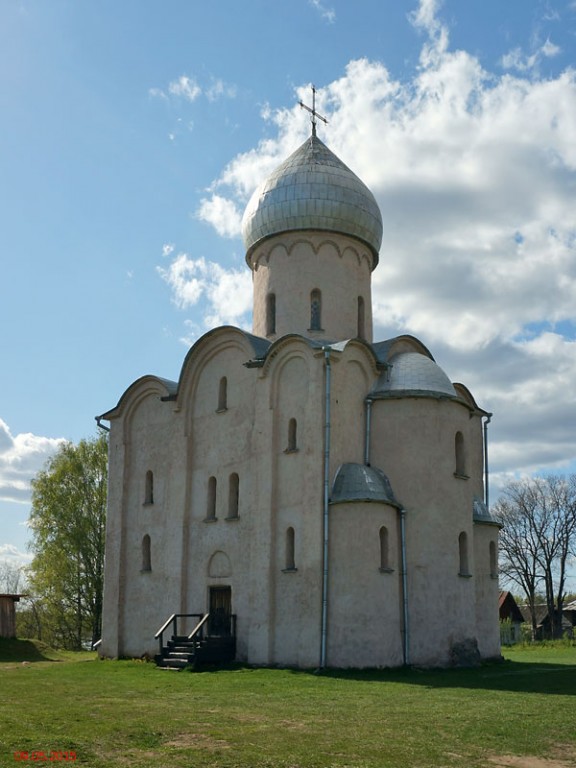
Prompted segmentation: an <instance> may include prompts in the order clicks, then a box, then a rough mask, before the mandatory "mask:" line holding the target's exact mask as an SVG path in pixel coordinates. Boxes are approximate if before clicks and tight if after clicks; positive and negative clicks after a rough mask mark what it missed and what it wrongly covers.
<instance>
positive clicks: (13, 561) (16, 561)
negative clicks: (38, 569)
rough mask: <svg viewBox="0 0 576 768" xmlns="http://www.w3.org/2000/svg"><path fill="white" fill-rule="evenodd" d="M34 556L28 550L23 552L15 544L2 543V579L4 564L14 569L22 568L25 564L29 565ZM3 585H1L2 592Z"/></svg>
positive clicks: (0, 568)
mask: <svg viewBox="0 0 576 768" xmlns="http://www.w3.org/2000/svg"><path fill="white" fill-rule="evenodd" d="M33 557H34V556H33V555H32V554H30V553H28V552H21V551H20V550H19V549H18V547H15V546H14V544H0V579H1V577H2V576H3V575H5V574H4V568H3V566H8V568H9V569H10V570H11V571H12V570H13V569H17V568H21V567H22V566H23V565H29V564H30V563H31V561H32V558H33ZM1 591H2V587H1V585H0V592H1Z"/></svg>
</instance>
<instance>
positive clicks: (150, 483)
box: [144, 469, 154, 504]
mask: <svg viewBox="0 0 576 768" xmlns="http://www.w3.org/2000/svg"><path fill="white" fill-rule="evenodd" d="M144 504H154V475H153V474H152V471H151V470H150V469H149V470H148V472H146V487H145V490H144Z"/></svg>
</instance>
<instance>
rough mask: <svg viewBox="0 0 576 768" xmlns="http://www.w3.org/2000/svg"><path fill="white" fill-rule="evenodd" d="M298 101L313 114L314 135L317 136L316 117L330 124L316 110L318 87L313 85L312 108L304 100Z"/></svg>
mask: <svg viewBox="0 0 576 768" xmlns="http://www.w3.org/2000/svg"><path fill="white" fill-rule="evenodd" d="M298 103H299V104H300V106H301V107H302V108H303V109H306V110H307V111H308V112H310V114H311V115H312V136H316V118H319V119H320V120H322V122H324V123H326V125H328V120H326V118H325V117H322V115H320V114H318V112H316V87H315V86H314V85H313V86H312V109H310V107H308V106H306V104H304V102H303V101H302V100H301V101H299V102H298Z"/></svg>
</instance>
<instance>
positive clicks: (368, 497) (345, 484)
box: [330, 463, 400, 507]
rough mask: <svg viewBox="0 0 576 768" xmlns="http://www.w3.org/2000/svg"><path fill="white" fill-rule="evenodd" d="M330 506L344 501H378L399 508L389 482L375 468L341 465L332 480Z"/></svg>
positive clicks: (363, 465)
mask: <svg viewBox="0 0 576 768" xmlns="http://www.w3.org/2000/svg"><path fill="white" fill-rule="evenodd" d="M330 501H331V503H332V504H339V503H343V502H345V501H380V502H384V503H385V504H392V505H393V506H395V507H399V506H400V505H399V503H398V502H397V501H396V499H395V498H394V492H393V491H392V486H391V485H390V480H388V478H387V477H386V475H385V474H384V472H382V470H381V469H378V468H377V467H368V466H366V464H352V463H348V464H341V465H340V466H339V467H338V471H337V472H336V477H335V478H334V485H333V487H332V496H331V499H330Z"/></svg>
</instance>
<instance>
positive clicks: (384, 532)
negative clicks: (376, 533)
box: [380, 525, 391, 571]
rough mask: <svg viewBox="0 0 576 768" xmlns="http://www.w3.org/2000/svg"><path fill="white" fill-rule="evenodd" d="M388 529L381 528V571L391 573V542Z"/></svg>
mask: <svg viewBox="0 0 576 768" xmlns="http://www.w3.org/2000/svg"><path fill="white" fill-rule="evenodd" d="M389 538H390V537H389V536H388V528H386V526H385V525H383V526H382V527H381V528H380V570H381V571H389V570H391V569H390V542H389Z"/></svg>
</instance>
